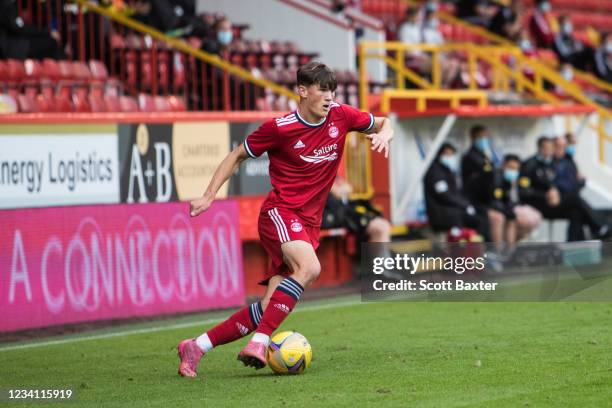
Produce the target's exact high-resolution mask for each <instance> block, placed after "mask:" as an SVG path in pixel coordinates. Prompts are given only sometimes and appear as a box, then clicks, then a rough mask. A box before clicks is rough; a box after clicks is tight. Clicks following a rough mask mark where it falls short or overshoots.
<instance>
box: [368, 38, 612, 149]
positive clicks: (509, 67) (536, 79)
mask: <svg viewBox="0 0 612 408" xmlns="http://www.w3.org/2000/svg"><path fill="white" fill-rule="evenodd" d="M410 52H421V53H427V54H429V55H430V56H431V61H432V71H431V81H429V80H427V79H426V78H423V77H421V76H420V74H419V73H418V72H415V71H413V70H411V69H410V68H408V67H406V65H405V63H404V61H405V56H406V55H407V53H410ZM448 53H456V54H460V55H462V56H463V57H464V58H465V60H466V61H467V62H466V64H467V72H468V76H469V85H468V89H469V90H472V91H476V90H477V88H478V87H477V82H476V75H477V70H478V67H479V66H481V65H485V66H487V67H488V68H489V69H490V73H491V78H492V84H491V88H490V90H491V91H501V92H509V91H514V92H516V93H518V94H522V95H526V96H529V97H532V98H536V99H538V100H540V101H544V102H547V103H550V104H552V105H560V104H563V103H565V101H564V100H561V99H560V98H559V96H558V94H555V93H553V92H551V91H550V90H549V89H547V87H546V86H545V84H546V83H550V84H554V86H555V87H556V88H557V89H559V90H561V92H562V93H563V94H564V95H565V96H567V97H568V98H571V99H573V100H574V101H576V102H578V103H580V104H583V105H586V106H591V107H593V108H594V109H595V110H596V111H597V112H598V113H599V121H600V123H599V125H598V131H599V139H600V147H602V146H603V144H604V143H605V141H606V140H608V141H612V136H610V135H608V134H607V133H606V132H605V122H606V120H612V112H610V110H608V109H607V108H606V107H604V106H602V105H600V104H598V103H597V102H596V101H594V100H593V99H591V98H589V97H588V96H587V95H585V94H584V92H583V90H582V89H581V88H580V87H579V86H578V85H576V84H575V83H573V82H570V81H567V80H565V79H564V78H563V77H562V76H561V75H560V74H559V73H558V72H557V71H556V70H554V69H553V68H551V67H550V66H549V65H547V64H545V63H543V62H541V61H539V60H538V59H535V58H530V57H527V56H525V55H524V54H523V53H522V51H521V50H520V49H519V48H518V47H516V46H508V45H497V46H495V45H475V44H459V43H456V44H454V43H448V44H442V45H431V44H404V43H400V42H386V43H383V42H362V43H360V48H359V53H358V54H359V66H360V72H359V75H360V88H359V97H360V103H361V107H362V109H368V108H369V107H370V106H369V94H368V83H367V76H368V75H367V71H366V61H367V60H370V59H378V60H383V61H385V63H386V64H387V67H388V69H389V71H390V72H392V73H393V77H394V81H395V83H394V84H393V85H394V86H393V88H395V90H386V91H384V92H383V94H382V98H381V110H382V111H388V110H389V99H390V98H392V97H397V96H399V95H400V94H401V93H398V92H399V91H402V90H404V89H405V80H406V79H408V80H410V81H411V82H413V83H414V85H415V86H417V87H418V88H419V89H417V90H416V91H415V90H413V91H411V92H410V93H403V94H401V95H403V96H404V97H411V98H415V99H416V100H417V101H419V100H421V102H420V103H421V105H420V107H421V108H423V105H422V104H423V103H424V102H423V101H424V100H425V99H426V98H429V99H436V98H443V99H447V100H454V101H455V106H456V105H457V104H458V102H457V100H459V99H460V96H461V92H458V91H452V90H444V89H443V87H442V84H441V80H440V78H441V74H440V72H441V70H442V64H443V61H444V55H445V54H448ZM585 75H586V74H585ZM415 79H416V80H415ZM593 80H595V79H593ZM599 82H602V81H599ZM600 85H601V86H602V87H603V88H604V89H607V90H612V86H611V85H610V84H607V83H606V84H600ZM419 92H420V93H421V94H422V95H421V96H419ZM453 92H457V93H456V94H455V95H454V96H453ZM466 95H469V94H465V95H464V96H466ZM466 97H467V96H466ZM473 97H474V94H472V98H473ZM480 103H481V104H485V103H486V102H484V101H483V102H480ZM417 107H418V105H417ZM604 151H605V150H604V149H603V148H601V149H600V160H601V161H604V159H605V158H604V156H603V154H604Z"/></svg>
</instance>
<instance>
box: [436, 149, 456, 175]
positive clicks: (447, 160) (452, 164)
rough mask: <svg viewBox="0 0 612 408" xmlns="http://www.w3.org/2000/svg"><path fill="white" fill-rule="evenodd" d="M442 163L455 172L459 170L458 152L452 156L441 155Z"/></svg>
mask: <svg viewBox="0 0 612 408" xmlns="http://www.w3.org/2000/svg"><path fill="white" fill-rule="evenodd" d="M440 163H442V164H443V165H444V166H446V167H447V168H449V169H450V170H451V171H452V172H453V173H456V172H457V171H458V170H459V157H458V156H457V155H456V154H453V155H452V156H440Z"/></svg>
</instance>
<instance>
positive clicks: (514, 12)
mask: <svg viewBox="0 0 612 408" xmlns="http://www.w3.org/2000/svg"><path fill="white" fill-rule="evenodd" d="M522 29H523V6H522V5H521V0H512V1H511V2H510V5H509V6H503V7H501V8H500V9H499V10H498V11H497V13H496V14H495V16H494V17H493V18H492V19H491V22H490V23H489V31H492V32H494V33H495V34H497V35H499V36H502V37H505V38H507V39H509V40H511V41H518V39H519V36H520V33H521V30H522Z"/></svg>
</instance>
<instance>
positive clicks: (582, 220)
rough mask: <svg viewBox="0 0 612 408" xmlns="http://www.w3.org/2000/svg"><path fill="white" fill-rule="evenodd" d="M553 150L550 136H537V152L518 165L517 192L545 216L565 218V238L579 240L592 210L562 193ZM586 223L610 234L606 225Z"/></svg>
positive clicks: (605, 235) (582, 238)
mask: <svg viewBox="0 0 612 408" xmlns="http://www.w3.org/2000/svg"><path fill="white" fill-rule="evenodd" d="M554 152H555V149H554V142H553V139H551V138H548V137H544V136H543V137H540V138H539V139H538V153H537V154H536V155H535V156H534V157H532V158H530V159H529V160H527V161H526V162H525V163H523V165H522V166H521V174H520V177H519V195H520V198H521V201H522V202H524V203H526V204H529V205H531V206H533V207H534V208H536V209H537V210H538V211H540V213H542V216H543V217H544V218H546V219H567V220H568V221H569V227H568V231H567V240H568V241H582V240H584V238H585V235H584V225H585V224H589V223H590V220H589V218H590V217H591V215H592V214H589V213H588V209H587V208H586V207H585V206H584V205H583V202H581V200H577V199H575V198H572V197H569V196H562V195H561V192H560V190H559V188H558V187H557V184H556V182H555V180H556V177H557V175H556V170H557V169H556V168H555V167H556V166H555V162H554V159H555V157H554ZM582 201H583V200H582ZM589 226H590V227H591V228H592V229H598V230H597V231H594V233H595V235H597V236H601V237H608V236H609V234H610V230H609V229H608V228H607V226H606V227H605V228H604V227H603V226H599V225H597V226H596V225H595V224H593V226H591V225H589ZM600 228H601V230H599V229H600Z"/></svg>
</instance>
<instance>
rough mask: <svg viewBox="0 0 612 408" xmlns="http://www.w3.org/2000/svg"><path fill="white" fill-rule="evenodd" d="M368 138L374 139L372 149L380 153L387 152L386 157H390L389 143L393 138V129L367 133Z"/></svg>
mask: <svg viewBox="0 0 612 408" xmlns="http://www.w3.org/2000/svg"><path fill="white" fill-rule="evenodd" d="M367 138H368V139H370V140H371V141H372V150H376V151H377V152H378V153H381V152H383V151H384V152H385V158H388V157H389V144H390V143H391V140H392V139H393V130H390V131H388V132H384V133H383V132H381V133H372V134H370V135H367Z"/></svg>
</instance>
